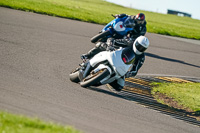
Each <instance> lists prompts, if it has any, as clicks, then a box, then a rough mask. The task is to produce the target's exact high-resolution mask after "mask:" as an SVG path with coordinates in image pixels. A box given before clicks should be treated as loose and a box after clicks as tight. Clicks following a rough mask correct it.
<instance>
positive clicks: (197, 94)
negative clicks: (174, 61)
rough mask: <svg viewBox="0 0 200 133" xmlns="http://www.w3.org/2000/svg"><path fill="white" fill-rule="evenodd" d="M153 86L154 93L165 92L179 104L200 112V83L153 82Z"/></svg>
mask: <svg viewBox="0 0 200 133" xmlns="http://www.w3.org/2000/svg"><path fill="white" fill-rule="evenodd" d="M153 86H154V87H153V90H152V94H153V95H155V94H156V93H157V92H159V93H162V94H165V95H166V96H168V97H170V98H173V99H174V100H175V101H176V102H178V103H179V105H182V106H184V107H186V108H189V109H191V110H192V111H194V112H200V83H153Z"/></svg>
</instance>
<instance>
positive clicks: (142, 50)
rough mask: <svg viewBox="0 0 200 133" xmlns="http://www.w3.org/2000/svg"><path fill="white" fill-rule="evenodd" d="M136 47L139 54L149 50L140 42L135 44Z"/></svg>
mask: <svg viewBox="0 0 200 133" xmlns="http://www.w3.org/2000/svg"><path fill="white" fill-rule="evenodd" d="M135 47H136V49H137V50H138V51H139V52H144V51H145V50H146V49H147V48H145V47H144V46H142V45H141V44H140V43H139V42H138V41H136V42H135Z"/></svg>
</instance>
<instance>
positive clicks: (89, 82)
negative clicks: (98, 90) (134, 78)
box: [80, 69, 110, 88]
mask: <svg viewBox="0 0 200 133" xmlns="http://www.w3.org/2000/svg"><path fill="white" fill-rule="evenodd" d="M109 74H110V72H109V70H108V69H102V70H100V71H98V72H97V73H94V72H93V71H92V72H91V73H90V75H88V76H87V77H86V78H84V79H83V81H81V82H80V85H81V86H82V87H85V88H86V87H89V86H95V85H98V84H99V83H100V81H101V80H102V79H104V78H105V77H107V76H108V75H109Z"/></svg>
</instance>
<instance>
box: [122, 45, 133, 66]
mask: <svg viewBox="0 0 200 133" xmlns="http://www.w3.org/2000/svg"><path fill="white" fill-rule="evenodd" d="M122 60H123V62H124V63H125V64H132V63H133V62H134V60H135V54H134V52H133V50H132V48H131V47H128V48H125V49H123V51H122Z"/></svg>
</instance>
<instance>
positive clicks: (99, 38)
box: [91, 30, 110, 43]
mask: <svg viewBox="0 0 200 133" xmlns="http://www.w3.org/2000/svg"><path fill="white" fill-rule="evenodd" d="M108 35H110V31H109V30H107V31H105V32H101V33H99V34H97V35H96V36H94V37H92V38H91V42H92V43H96V42H98V41H99V40H102V39H103V38H105V37H107V36H108Z"/></svg>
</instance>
